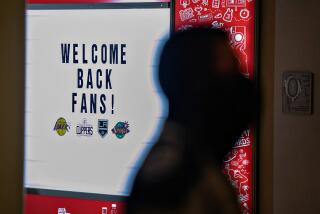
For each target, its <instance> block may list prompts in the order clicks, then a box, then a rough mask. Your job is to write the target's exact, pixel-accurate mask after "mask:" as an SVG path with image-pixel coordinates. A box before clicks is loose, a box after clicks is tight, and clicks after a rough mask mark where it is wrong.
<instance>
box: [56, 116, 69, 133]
mask: <svg viewBox="0 0 320 214" xmlns="http://www.w3.org/2000/svg"><path fill="white" fill-rule="evenodd" d="M53 130H54V131H56V132H57V134H58V135H59V136H63V135H65V134H66V132H69V130H70V126H69V124H68V123H67V121H66V119H64V118H63V117H60V118H59V119H58V120H57V122H56V124H55V125H54V128H53Z"/></svg>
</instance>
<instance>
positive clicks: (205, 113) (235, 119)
mask: <svg viewBox="0 0 320 214" xmlns="http://www.w3.org/2000/svg"><path fill="white" fill-rule="evenodd" d="M159 81H160V85H161V87H162V89H163V91H164V93H165V95H166V96H167V98H168V101H169V120H173V121H176V122H179V123H181V124H182V125H183V126H185V127H186V128H187V129H188V133H190V135H192V136H194V137H193V138H192V144H193V148H192V149H195V148H196V150H197V151H200V152H201V155H203V154H204V153H206V154H208V156H210V157H212V158H213V159H214V160H215V161H217V162H218V163H220V162H221V161H222V159H223V158H224V157H225V155H226V154H227V153H228V152H229V151H230V149H231V148H232V146H233V145H234V143H235V142H236V140H237V138H238V137H239V136H240V135H241V133H242V132H243V131H244V130H245V129H246V128H247V126H248V123H249V122H250V121H251V120H252V118H253V116H254V114H255V107H256V105H255V101H256V99H255V96H254V89H253V83H252V82H251V81H250V80H248V79H247V78H245V77H244V76H243V75H242V74H241V72H240V68H239V62H238V60H237V58H236V56H235V54H234V52H233V50H232V49H231V47H230V46H229V40H228V37H227V35H226V34H225V32H223V31H219V30H213V29H206V28H195V29H191V30H187V31H183V32H178V33H176V34H174V35H173V36H172V37H171V38H170V39H169V40H168V41H167V43H166V44H165V46H164V48H163V51H162V54H161V57H160V65H159Z"/></svg>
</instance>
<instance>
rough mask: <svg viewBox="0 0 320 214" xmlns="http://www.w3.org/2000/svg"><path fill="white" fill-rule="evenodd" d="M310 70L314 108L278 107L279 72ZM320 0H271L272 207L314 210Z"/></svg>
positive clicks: (319, 153) (318, 202)
mask: <svg viewBox="0 0 320 214" xmlns="http://www.w3.org/2000/svg"><path fill="white" fill-rule="evenodd" d="M286 70H298V71H311V72H313V73H314V74H315V75H314V77H315V79H314V114H313V115H311V116H299V115H286V114H283V113H282V112H281V105H282V102H281V82H280V81H281V75H282V72H283V71H286ZM319 81H320V1H319V0H307V1H301V0H276V37H275V82H274V83H275V85H274V87H275V91H274V213H275V214H280V213H290V214H295V213H297V214H298V213H299V214H300V213H319V208H318V207H319V206H320V172H319V169H320V167H319V164H320V82H319Z"/></svg>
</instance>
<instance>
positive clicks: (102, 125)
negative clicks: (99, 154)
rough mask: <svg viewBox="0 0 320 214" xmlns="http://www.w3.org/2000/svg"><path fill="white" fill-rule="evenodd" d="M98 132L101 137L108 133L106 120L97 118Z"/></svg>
mask: <svg viewBox="0 0 320 214" xmlns="http://www.w3.org/2000/svg"><path fill="white" fill-rule="evenodd" d="M98 133H99V135H100V136H101V137H105V136H106V135H107V134H108V120H98Z"/></svg>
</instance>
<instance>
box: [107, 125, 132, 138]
mask: <svg viewBox="0 0 320 214" xmlns="http://www.w3.org/2000/svg"><path fill="white" fill-rule="evenodd" d="M111 131H112V133H113V134H115V135H116V136H117V138H119V139H122V138H124V136H125V135H126V134H128V133H129V132H130V130H129V123H128V122H127V121H126V122H118V123H117V124H116V125H115V127H114V128H113V129H112V130H111Z"/></svg>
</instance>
